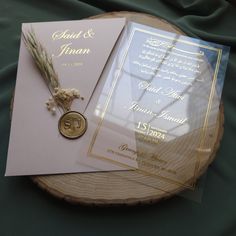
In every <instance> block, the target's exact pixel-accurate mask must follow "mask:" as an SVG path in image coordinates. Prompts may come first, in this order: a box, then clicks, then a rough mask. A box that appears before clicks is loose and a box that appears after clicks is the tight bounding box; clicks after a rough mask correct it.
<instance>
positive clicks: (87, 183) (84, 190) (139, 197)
mask: <svg viewBox="0 0 236 236" xmlns="http://www.w3.org/2000/svg"><path fill="white" fill-rule="evenodd" d="M110 17H126V18H127V19H129V20H131V21H134V22H138V23H142V24H146V25H149V26H152V27H156V28H159V29H163V30H166V31H171V32H174V33H177V34H184V32H182V31H181V30H180V29H178V28H177V27H176V26H174V25H172V24H170V23H168V22H167V21H165V20H163V19H160V18H157V17H154V16H151V15H147V14H142V13H133V12H111V13H105V14H102V15H98V16H93V17H91V18H110ZM223 123H224V112H223V105H222V104H221V106H220V112H219V113H218V119H217V123H216V124H215V126H214V127H213V129H212V130H214V132H213V134H214V135H209V136H208V141H210V142H213V143H214V145H213V146H214V147H213V148H212V149H211V151H210V152H209V153H208V154H207V155H205V156H204V160H203V161H202V162H201V163H200V165H199V169H198V171H197V173H196V177H197V178H198V177H199V176H200V175H201V174H202V173H203V172H204V171H205V170H206V169H207V167H208V166H209V164H210V163H211V162H212V160H213V159H214V156H215V154H216V151H217V149H218V147H219V144H220V140H221V138H222V134H223ZM186 171H187V172H188V170H186ZM31 178H32V180H33V181H34V182H35V183H36V184H37V185H38V186H39V187H40V188H42V189H44V190H46V191H47V192H48V193H50V194H52V195H53V196H55V197H57V198H61V199H64V200H66V201H68V202H70V203H79V204H86V205H122V204H125V205H134V204H138V203H152V202H156V201H158V200H160V199H163V198H166V197H169V196H172V195H173V194H176V193H177V192H180V191H181V190H183V189H185V187H184V186H182V185H178V184H175V183H172V182H168V181H165V180H164V179H162V178H156V177H155V178H154V177H153V176H150V175H146V174H142V173H141V172H140V171H115V172H97V173H78V174H61V175H44V176H32V177H31ZM195 180H196V179H193V178H192V177H189V179H188V181H187V182H188V183H192V182H193V181H195Z"/></svg>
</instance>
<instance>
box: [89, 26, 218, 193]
mask: <svg viewBox="0 0 236 236" xmlns="http://www.w3.org/2000/svg"><path fill="white" fill-rule="evenodd" d="M137 31H139V32H143V33H147V34H150V35H154V36H158V37H162V38H166V39H171V40H175V41H178V42H182V43H186V44H189V45H192V46H197V47H201V48H205V49H209V50H213V51H216V52H217V62H216V66H215V70H214V75H213V81H212V86H211V92H210V96H209V102H208V105H207V111H206V115H205V119H204V124H203V128H202V132H201V136H200V137H201V138H200V142H199V148H203V146H204V142H205V138H206V129H207V125H208V116H209V113H210V110H211V106H212V99H213V96H214V93H215V86H216V82H217V75H218V72H219V65H220V61H221V56H222V49H220V48H214V47H210V46H207V45H204V44H198V43H194V42H189V41H187V40H182V39H176V38H173V37H169V36H166V35H162V34H158V33H155V32H152V31H148V30H144V29H140V28H137V27H135V28H134V29H133V30H132V31H131V34H130V37H129V40H128V44H127V48H126V49H125V53H124V55H123V57H122V60H121V65H120V68H119V70H118V73H117V74H116V76H115V78H114V80H113V82H112V86H111V89H110V91H109V93H108V98H107V100H106V103H105V108H104V111H103V112H102V115H101V119H100V121H99V123H98V126H97V128H96V130H95V132H94V135H93V137H92V140H91V143H90V145H89V149H88V156H92V157H95V158H99V159H103V160H106V161H109V162H111V163H113V164H116V165H119V166H122V167H128V168H129V169H130V168H131V170H136V171H140V172H141V173H146V174H148V175H151V176H153V175H154V176H156V177H160V178H162V179H164V180H166V181H168V182H170V183H172V184H173V183H174V184H177V185H180V186H182V187H185V188H189V189H194V187H195V183H193V185H186V184H185V183H181V182H178V181H176V180H173V179H170V178H167V177H164V176H161V175H158V174H153V173H149V172H147V171H144V170H140V169H136V168H133V167H131V166H129V165H126V164H123V163H120V162H117V161H114V160H111V159H109V158H107V157H104V156H99V155H97V154H95V153H93V152H92V149H93V146H94V143H95V140H96V137H97V135H98V133H99V130H100V128H101V126H102V123H103V120H104V117H105V114H106V111H107V108H108V106H109V103H110V100H111V97H112V94H113V92H114V89H115V87H116V84H117V81H118V78H119V76H120V73H121V69H122V67H123V65H124V62H125V60H126V57H127V54H128V51H129V48H130V45H131V42H132V39H133V36H134V34H135V32H137ZM196 159H197V160H196V164H195V168H194V175H193V180H196V173H197V171H198V168H199V166H200V155H199V154H197V155H196ZM193 182H195V181H193ZM163 191H164V190H163Z"/></svg>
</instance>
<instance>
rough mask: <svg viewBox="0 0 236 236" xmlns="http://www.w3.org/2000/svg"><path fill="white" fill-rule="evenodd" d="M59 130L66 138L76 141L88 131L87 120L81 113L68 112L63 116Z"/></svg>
mask: <svg viewBox="0 0 236 236" xmlns="http://www.w3.org/2000/svg"><path fill="white" fill-rule="evenodd" d="M58 129H59V131H60V133H61V134H62V135H63V136H64V137H66V138H69V139H76V138H79V137H81V136H82V135H83V134H84V133H85V131H86V130H87V120H86V118H85V117H84V116H83V115H82V114H81V113H79V112H76V111H68V112H66V113H65V114H63V115H62V116H61V118H60V120H59V123H58Z"/></svg>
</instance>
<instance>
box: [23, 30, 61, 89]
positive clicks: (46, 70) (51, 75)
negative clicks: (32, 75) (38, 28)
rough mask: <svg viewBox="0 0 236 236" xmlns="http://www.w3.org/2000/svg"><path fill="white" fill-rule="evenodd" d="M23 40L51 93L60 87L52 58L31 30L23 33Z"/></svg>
mask: <svg viewBox="0 0 236 236" xmlns="http://www.w3.org/2000/svg"><path fill="white" fill-rule="evenodd" d="M23 40H24V43H25V45H26V47H27V49H28V50H29V52H30V54H31V55H32V57H33V59H34V62H35V64H36V65H37V67H38V69H39V71H40V73H41V75H42V77H43V78H44V80H45V82H46V83H47V85H48V86H50V88H51V89H52V90H53V91H54V90H55V88H58V87H60V83H59V79H58V76H57V73H56V72H55V69H54V66H53V63H52V58H51V57H50V56H49V55H48V53H47V51H46V50H45V48H44V47H43V46H42V44H41V43H40V42H39V41H38V40H37V38H36V35H35V32H34V30H33V29H32V28H31V30H30V31H28V32H27V34H25V33H23Z"/></svg>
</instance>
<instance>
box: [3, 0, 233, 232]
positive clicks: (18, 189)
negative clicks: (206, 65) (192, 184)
mask: <svg viewBox="0 0 236 236" xmlns="http://www.w3.org/2000/svg"><path fill="white" fill-rule="evenodd" d="M233 2H234V1H225V0H159V1H158V0H130V1H128V0H103V1H102V0H100V1H99V0H94V1H93V0H91V1H89V0H84V1H78V0H67V1H63V0H51V1H48V0H41V1H36V0H21V1H19V0H18V1H17V0H15V1H14V0H10V1H9V0H0V236H8V235H17V236H18V235H25V236H27V235H43V236H47V235H58V236H60V235H85V236H86V235H102V236H104V235H119V236H120V235H135V236H138V235H186V236H189V235H193V236H194V235H202V236H205V235H206V236H218V235H219V236H222V235H226V236H231V235H236V140H235V138H236V105H235V101H236V93H235V89H236V27H235V25H236V8H235V5H234V3H233ZM120 10H129V11H140V12H146V13H150V14H153V15H156V16H160V17H163V18H165V19H167V20H169V21H171V22H173V23H174V24H176V25H177V26H179V27H180V28H181V29H182V30H184V31H185V32H187V33H188V34H189V35H195V36H198V37H201V38H202V39H205V40H209V41H213V42H217V43H222V44H225V45H229V46H231V53H230V60H229V64H228V69H227V76H226V80H225V86H224V90H223V101H224V105H225V132H224V137H223V140H222V143H221V147H220V150H219V151H218V153H217V157H216V160H215V161H214V163H213V164H212V165H211V166H210V168H209V171H208V176H207V180H206V183H205V190H204V194H203V198H202V203H201V204H199V203H195V202H193V201H190V200H186V199H184V198H180V197H173V198H171V199H169V200H166V201H162V202H160V203H157V204H155V205H151V206H137V207H132V208H124V207H122V208H87V207H81V206H72V205H69V204H67V203H65V202H62V201H59V200H57V199H54V198H53V197H51V196H49V195H48V194H46V193H45V192H43V191H41V190H40V189H38V188H37V187H36V186H35V185H34V184H33V183H32V182H31V181H30V180H29V179H28V178H27V177H17V178H16V177H10V178H5V177H4V172H5V164H6V157H7V147H8V139H9V131H10V121H9V105H10V99H11V95H12V93H13V89H14V84H15V79H16V68H17V60H18V51H19V40H20V31H21V23H22V22H34V21H52V20H77V19H81V18H84V17H88V16H92V15H95V14H99V13H103V12H106V11H120ZM20 136H21V137H22V138H23V137H24V134H19V137H20Z"/></svg>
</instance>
